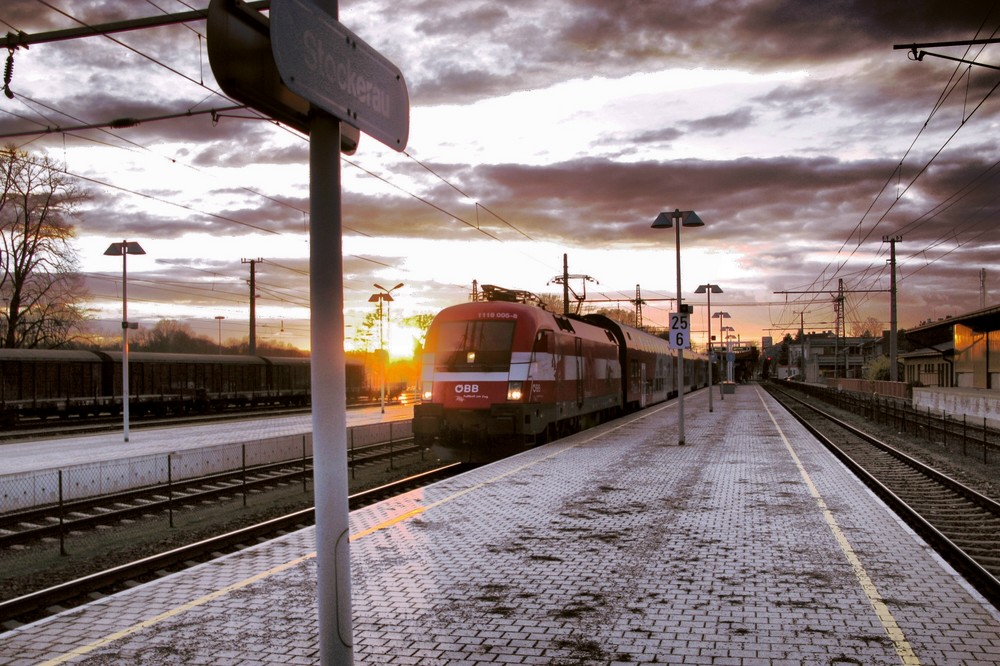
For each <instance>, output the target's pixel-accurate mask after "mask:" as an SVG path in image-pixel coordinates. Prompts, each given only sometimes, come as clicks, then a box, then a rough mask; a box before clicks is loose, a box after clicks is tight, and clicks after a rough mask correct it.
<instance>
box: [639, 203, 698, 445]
mask: <svg viewBox="0 0 1000 666" xmlns="http://www.w3.org/2000/svg"><path fill="white" fill-rule="evenodd" d="M682 226H685V227H703V226H705V223H704V222H702V221H701V218H700V217H698V214H697V213H695V212H694V211H693V210H679V209H674V212H672V213H667V212H662V213H660V214H659V215H657V216H656V220H654V221H653V224H652V226H651V228H653V229H669V228H670V227H673V228H674V249H675V251H676V253H677V313H678V315H684V314H686V313H687V310H685V308H684V305H683V303H682V301H681V227H682ZM681 319H683V317H681ZM686 342H687V344H686V345H683V346H681V347H680V348H679V349H678V350H677V444H678V446H684V347H685V346H687V347H689V346H690V345H691V339H690V338H686Z"/></svg>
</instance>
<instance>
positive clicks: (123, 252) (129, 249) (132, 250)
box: [104, 240, 146, 442]
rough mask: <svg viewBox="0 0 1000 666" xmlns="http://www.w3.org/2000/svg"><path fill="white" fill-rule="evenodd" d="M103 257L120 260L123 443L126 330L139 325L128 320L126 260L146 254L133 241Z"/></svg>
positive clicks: (116, 245)
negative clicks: (133, 255)
mask: <svg viewBox="0 0 1000 666" xmlns="http://www.w3.org/2000/svg"><path fill="white" fill-rule="evenodd" d="M104 254H105V256H111V257H115V256H119V257H121V258H122V423H123V424H124V427H123V432H124V435H125V441H126V442H127V441H128V330H129V329H130V328H132V329H135V328H139V324H138V323H135V324H132V323H129V320H128V270H127V261H126V260H127V258H128V255H130V254H146V251H145V250H143V249H142V246H141V245H139V244H138V243H136V242H135V241H125V240H123V241H122V242H121V243H112V244H111V245H109V246H108V249H107V250H105V251H104Z"/></svg>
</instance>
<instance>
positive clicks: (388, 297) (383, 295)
mask: <svg viewBox="0 0 1000 666" xmlns="http://www.w3.org/2000/svg"><path fill="white" fill-rule="evenodd" d="M374 286H375V288H376V289H380V290H381V291H379V293H377V294H372V295H371V296H370V297H369V298H368V302H369V303H378V349H379V357H380V358H379V363H380V365H381V366H382V367H381V373H380V376H381V380H380V381H379V384H380V387H379V393H380V395H381V399H380V401H379V402H380V404H381V406H382V413H383V414H385V375H386V372H387V368H388V363H387V362H386V361H387V352H386V349H385V344H386V338H387V337H388V336H387V335H384V334H383V331H382V302H383V301H385V303H386V306H385V318H386V320H388V319H389V305H388V304H389V303H391V302H392V301H393V298H392V292H394V291H396V290H397V289H399V288H400V287H402V286H403V283H402V282H400V283H399V284H397V285H396V286H395V287H393V288H392V289H386V288H385V287H383V286H382V285H380V284H375V285H374ZM387 323H388V321H387ZM387 328H388V327H387ZM386 333H388V332H386Z"/></svg>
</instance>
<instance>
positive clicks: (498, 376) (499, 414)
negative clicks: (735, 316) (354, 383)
mask: <svg viewBox="0 0 1000 666" xmlns="http://www.w3.org/2000/svg"><path fill="white" fill-rule="evenodd" d="M484 291H486V292H487V293H488V294H489V295H490V296H491V297H492V298H493V300H490V301H483V302H474V303H464V304H461V305H455V306H452V307H449V308H446V309H444V310H442V311H441V312H440V313H439V314H438V315H437V317H435V318H434V322H433V323H432V324H431V327H430V329H429V330H428V333H427V345H426V351H425V353H424V357H423V366H422V370H421V386H420V394H421V400H422V401H421V403H420V404H417V405H415V406H414V413H413V432H414V435H415V437H416V438H417V442H418V443H419V444H423V445H432V444H437V445H438V446H439V447H440V448H439V452H441V453H442V455H443V456H444V457H448V458H452V457H458V458H462V459H489V458H491V457H494V456H495V455H496V453H497V452H498V451H497V450H499V449H502V448H506V447H505V445H507V447H509V445H513V446H514V447H518V446H524V445H526V444H538V443H542V442H545V441H549V440H551V439H555V438H556V437H561V436H564V435H566V434H569V433H572V432H576V431H578V430H581V429H584V428H589V427H592V426H594V425H596V424H598V423H601V422H603V421H606V420H608V419H611V418H614V417H616V416H619V415H621V414H622V413H624V412H627V411H633V410H635V409H640V408H642V407H646V406H648V405H652V404H655V403H657V402H662V401H664V400H667V399H668V398H670V397H673V396H674V395H676V388H675V381H674V373H675V366H676V361H675V357H674V353H673V352H672V351H671V350H670V349H669V345H668V343H667V342H666V341H665V340H663V339H661V338H657V337H655V336H653V335H650V334H648V333H645V332H643V331H640V330H638V329H635V328H631V327H628V326H625V325H623V324H620V323H618V322H616V321H614V320H612V319H609V318H607V317H604V316H602V315H587V316H585V317H577V316H574V315H570V316H562V315H558V314H554V313H552V312H549V311H547V310H544V309H543V308H541V307H539V306H535V305H529V304H527V303H525V302H522V301H523V300H524V296H528V295H527V294H525V292H510V291H507V290H503V289H500V288H498V287H489V288H486V287H484ZM685 370H686V372H685V373H684V374H685V375H686V376H687V377H686V381H685V387H686V390H693V389H694V388H697V387H699V386H703V385H707V383H708V379H707V378H708V368H707V361H706V359H705V358H704V357H700V356H698V355H693V356H692V358H691V361H690V362H689V363H686V364H685ZM485 447H489V450H484V448H485ZM436 448H437V447H436Z"/></svg>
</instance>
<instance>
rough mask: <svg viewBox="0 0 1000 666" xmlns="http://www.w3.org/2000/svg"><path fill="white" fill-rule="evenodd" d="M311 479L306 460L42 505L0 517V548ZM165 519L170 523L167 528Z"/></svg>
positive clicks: (379, 452)
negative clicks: (59, 503) (167, 523)
mask: <svg viewBox="0 0 1000 666" xmlns="http://www.w3.org/2000/svg"><path fill="white" fill-rule="evenodd" d="M418 451H419V449H418V448H417V447H416V446H414V445H413V441H412V439H411V440H408V441H406V442H399V441H397V442H393V443H383V444H373V445H369V446H364V447H357V448H356V449H353V450H352V451H351V456H350V459H349V460H348V465H349V466H350V467H358V466H362V465H368V464H372V463H378V462H382V461H384V460H386V459H389V458H390V457H391V456H401V455H407V454H410V453H414V452H418ZM311 476H312V458H311V457H308V458H302V459H298V460H290V461H284V462H280V463H273V464H269V465H259V466H255V467H249V468H246V469H241V470H233V471H230V472H224V473H218V474H211V475H207V476H202V477H197V478H193V479H185V480H184V481H179V482H176V483H172V484H170V485H169V486H168V485H167V484H158V485H155V486H147V487H144V488H139V489H136V490H130V491H127V492H120V493H115V494H113V495H103V496H99V497H92V498H86V499H81V500H74V501H71V502H64V503H63V504H62V505H46V506H41V507H36V508H33V509H29V510H25V511H16V512H10V513H4V514H0V548H10V547H13V546H19V545H25V544H30V543H32V542H34V541H37V540H40V539H46V538H59V539H61V538H63V537H64V536H65V535H66V534H69V533H80V532H85V531H89V530H94V529H98V528H100V527H103V526H109V525H110V526H113V525H115V524H116V523H119V522H121V521H125V520H136V519H141V518H143V517H147V516H153V517H155V518H157V519H159V517H160V516H162V515H163V513H171V512H173V511H174V510H177V509H180V508H182V507H185V506H192V505H198V504H201V503H205V502H211V501H218V500H224V499H228V498H232V497H235V496H240V495H242V496H243V498H244V502H245V500H246V496H247V494H248V493H250V492H257V491H261V490H264V489H267V488H272V487H276V486H281V485H287V484H291V483H300V482H304V480H305V479H308V478H310V477H311ZM172 523H173V521H172V515H171V525H172Z"/></svg>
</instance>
